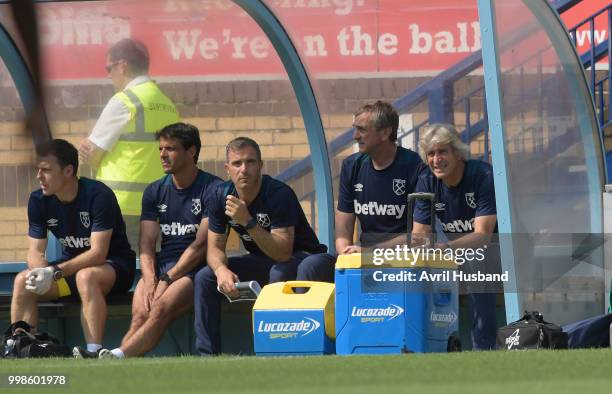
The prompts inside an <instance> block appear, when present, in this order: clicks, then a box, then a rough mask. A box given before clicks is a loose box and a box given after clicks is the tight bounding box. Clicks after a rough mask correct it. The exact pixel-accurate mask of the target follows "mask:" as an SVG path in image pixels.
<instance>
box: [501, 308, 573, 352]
mask: <svg viewBox="0 0 612 394" xmlns="http://www.w3.org/2000/svg"><path fill="white" fill-rule="evenodd" d="M567 342H568V341H567V333H565V332H563V330H562V328H561V327H559V326H558V325H556V324H553V323H549V322H547V321H545V320H544V317H543V316H542V314H541V313H540V312H537V311H531V312H528V311H525V315H524V316H523V317H522V318H521V319H520V320H518V321H515V322H514V323H510V324H508V325H507V326H505V327H500V328H499V329H498V330H497V348H498V349H505V350H515V349H567Z"/></svg>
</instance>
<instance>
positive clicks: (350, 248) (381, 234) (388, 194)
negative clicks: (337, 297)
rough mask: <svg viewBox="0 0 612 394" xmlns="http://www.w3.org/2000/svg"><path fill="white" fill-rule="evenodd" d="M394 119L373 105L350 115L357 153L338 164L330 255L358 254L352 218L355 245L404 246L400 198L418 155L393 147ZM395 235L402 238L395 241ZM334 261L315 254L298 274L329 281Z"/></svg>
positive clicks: (410, 184)
mask: <svg viewBox="0 0 612 394" xmlns="http://www.w3.org/2000/svg"><path fill="white" fill-rule="evenodd" d="M398 125H399V116H398V114H397V111H396V110H395V109H394V108H393V107H392V106H391V104H389V103H386V102H383V101H377V102H375V103H373V104H367V105H364V106H363V107H361V108H359V109H358V110H357V111H356V112H355V115H354V120H353V128H354V129H355V132H354V134H353V139H354V140H355V141H356V142H357V144H358V146H359V152H358V153H355V154H352V155H350V156H349V157H347V158H346V159H344V161H343V162H342V170H341V172H340V184H339V197H338V207H337V209H336V252H337V253H338V254H350V253H359V252H361V246H360V245H356V244H355V243H354V242H353V240H354V231H355V220H356V218H358V219H359V224H360V225H361V233H362V239H361V244H362V245H365V246H373V245H374V244H377V245H378V246H380V245H391V244H394V243H398V242H399V243H404V242H405V240H406V231H407V230H408V228H407V220H408V217H407V212H406V210H407V207H406V199H407V196H408V194H410V193H412V192H413V191H414V187H415V184H416V180H417V176H418V173H419V171H420V170H421V169H422V166H423V165H422V162H421V159H420V158H419V155H418V154H417V153H415V152H413V151H411V150H409V149H406V148H402V147H400V146H398V145H397V129H398ZM398 234H402V235H401V236H399V237H398ZM334 262H335V257H334V256H331V255H329V254H319V255H314V256H310V257H308V258H307V259H306V260H304V261H303V262H302V266H303V270H304V271H317V272H325V275H326V280H327V281H330V282H333V281H334Z"/></svg>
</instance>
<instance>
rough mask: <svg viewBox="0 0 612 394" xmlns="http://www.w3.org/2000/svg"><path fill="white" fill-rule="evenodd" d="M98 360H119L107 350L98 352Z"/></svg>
mask: <svg viewBox="0 0 612 394" xmlns="http://www.w3.org/2000/svg"><path fill="white" fill-rule="evenodd" d="M98 358H106V359H111V358H119V357H117V356H115V355H114V354H113V352H111V351H110V350H108V349H100V351H99V352H98Z"/></svg>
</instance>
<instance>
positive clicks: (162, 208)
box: [157, 204, 168, 213]
mask: <svg viewBox="0 0 612 394" xmlns="http://www.w3.org/2000/svg"><path fill="white" fill-rule="evenodd" d="M166 209H168V206H167V205H166V204H159V205H158V206H157V210H158V211H159V213H164V212H166Z"/></svg>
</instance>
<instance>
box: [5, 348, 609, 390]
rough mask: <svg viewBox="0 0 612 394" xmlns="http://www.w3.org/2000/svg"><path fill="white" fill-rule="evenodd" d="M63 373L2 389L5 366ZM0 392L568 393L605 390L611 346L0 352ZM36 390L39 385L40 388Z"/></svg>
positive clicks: (7, 370)
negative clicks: (146, 354)
mask: <svg viewBox="0 0 612 394" xmlns="http://www.w3.org/2000/svg"><path fill="white" fill-rule="evenodd" d="M52 373H59V374H64V375H67V376H68V379H69V384H68V386H67V387H64V388H61V389H55V388H50V387H48V388H45V389H43V388H39V387H36V388H20V389H15V390H7V389H6V388H7V385H6V376H7V374H52ZM0 375H2V379H3V380H4V382H2V383H0V392H2V393H5V392H15V393H27V392H37V393H41V392H43V393H44V392H59V391H60V390H61V392H62V393H73V392H74V393H88V394H89V393H92V394H93V393H97V392H101V393H102V392H104V393H110V394H119V393H127V392H129V393H131V392H134V393H136V392H140V393H164V394H170V393H191V392H192V393H199V392H206V393H235V392H242V393H266V394H269V393H292V394H295V393H317V394H318V393H324V392H330V393H331V392H333V393H368V394H382V393H396V394H397V393H405V392H411V393H419V392H426V393H445V394H449V393H495V394H497V393H513V394H516V393H520V394H523V393H534V392H537V393H571V394H590V393H604V392H611V391H612V349H601V350H574V351H517V352H481V353H475V352H466V353H454V354H407V355H401V356H352V357H341V356H327V357H275V358H257V357H229V356H226V357H216V358H199V357H175V358H169V357H164V358H141V359H129V360H71V359H49V360H0ZM41 390H42V391H41Z"/></svg>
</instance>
